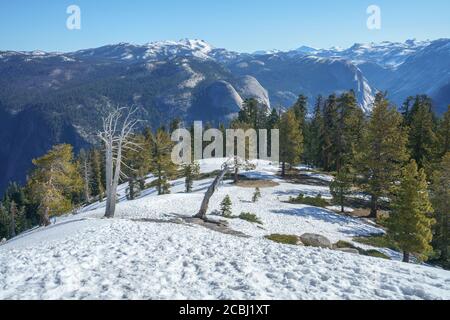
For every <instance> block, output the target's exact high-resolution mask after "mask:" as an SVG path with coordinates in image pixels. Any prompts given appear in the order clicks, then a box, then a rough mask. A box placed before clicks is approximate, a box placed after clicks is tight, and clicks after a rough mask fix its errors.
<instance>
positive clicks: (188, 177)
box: [183, 162, 200, 193]
mask: <svg viewBox="0 0 450 320" xmlns="http://www.w3.org/2000/svg"><path fill="white" fill-rule="evenodd" d="M183 171H184V176H185V187H186V193H190V192H192V187H193V185H194V179H195V177H196V176H197V175H199V174H200V164H199V163H198V162H194V163H190V164H185V165H184V166H183Z"/></svg>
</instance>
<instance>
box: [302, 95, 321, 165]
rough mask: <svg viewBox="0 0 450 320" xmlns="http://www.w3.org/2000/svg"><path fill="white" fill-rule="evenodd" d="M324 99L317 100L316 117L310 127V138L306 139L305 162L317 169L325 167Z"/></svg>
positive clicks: (314, 116)
mask: <svg viewBox="0 0 450 320" xmlns="http://www.w3.org/2000/svg"><path fill="white" fill-rule="evenodd" d="M322 104H323V98H322V96H319V97H318V98H317V102H316V106H315V108H314V115H313V118H312V120H311V123H310V125H309V130H308V137H305V160H306V161H307V163H308V164H312V165H314V166H316V167H321V166H323V161H322V149H323V116H322Z"/></svg>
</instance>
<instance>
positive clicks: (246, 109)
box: [237, 98, 266, 130]
mask: <svg viewBox="0 0 450 320" xmlns="http://www.w3.org/2000/svg"><path fill="white" fill-rule="evenodd" d="M264 109H265V108H264V106H260V103H259V102H258V100H256V99H255V98H251V99H246V100H245V101H244V104H243V106H242V110H241V111H239V115H238V118H237V120H238V121H239V122H242V123H246V124H248V125H250V127H251V128H253V129H255V130H257V129H262V128H264V126H265V123H266V115H265V111H264Z"/></svg>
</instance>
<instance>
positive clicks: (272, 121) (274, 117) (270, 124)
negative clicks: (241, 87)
mask: <svg viewBox="0 0 450 320" xmlns="http://www.w3.org/2000/svg"><path fill="white" fill-rule="evenodd" d="M279 121H280V116H279V115H278V112H277V110H276V109H272V112H271V113H270V115H269V117H268V118H267V121H266V129H268V130H271V129H275V128H277V126H278V122H279ZM269 138H270V135H269Z"/></svg>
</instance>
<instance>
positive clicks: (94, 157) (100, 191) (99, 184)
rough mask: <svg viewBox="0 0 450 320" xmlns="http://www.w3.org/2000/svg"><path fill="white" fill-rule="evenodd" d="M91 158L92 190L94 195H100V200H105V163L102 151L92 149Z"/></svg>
mask: <svg viewBox="0 0 450 320" xmlns="http://www.w3.org/2000/svg"><path fill="white" fill-rule="evenodd" d="M89 159H90V161H91V164H90V167H91V170H92V174H91V175H92V179H91V186H90V190H91V192H92V195H94V196H98V197H99V200H100V201H101V200H103V198H104V196H105V187H104V181H105V179H104V173H103V172H104V165H103V160H102V156H101V152H100V150H98V149H92V150H91V151H90V155H89Z"/></svg>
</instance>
